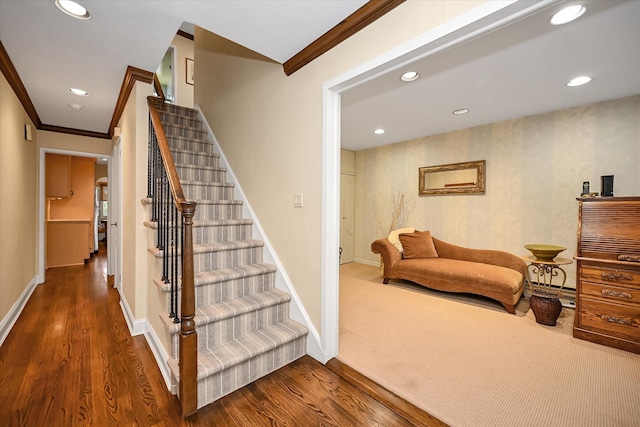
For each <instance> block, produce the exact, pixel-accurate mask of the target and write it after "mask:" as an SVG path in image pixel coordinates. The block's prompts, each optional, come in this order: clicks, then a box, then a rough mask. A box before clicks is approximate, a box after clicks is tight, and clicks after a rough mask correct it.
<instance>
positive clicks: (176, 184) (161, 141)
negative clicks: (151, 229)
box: [147, 96, 187, 212]
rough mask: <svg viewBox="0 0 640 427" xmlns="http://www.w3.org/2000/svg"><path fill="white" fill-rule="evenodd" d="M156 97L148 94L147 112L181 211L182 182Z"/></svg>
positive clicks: (175, 199) (184, 200)
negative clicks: (157, 106)
mask: <svg viewBox="0 0 640 427" xmlns="http://www.w3.org/2000/svg"><path fill="white" fill-rule="evenodd" d="M156 99H157V98H156V97H153V96H148V97H147V104H148V105H149V114H150V115H151V123H152V124H153V130H154V131H155V132H156V138H158V148H160V154H161V155H162V163H163V164H164V168H165V170H166V171H167V177H168V178H169V185H170V186H171V193H173V200H174V201H175V204H176V207H177V208H178V210H180V211H181V212H182V205H183V204H184V203H186V202H187V200H186V199H185V197H184V192H183V191H182V184H180V178H179V177H178V170H177V169H176V165H175V163H173V156H171V150H169V143H168V142H167V137H166V135H165V133H164V129H163V127H162V121H161V120H160V113H158V109H157V108H156V104H155V102H156Z"/></svg>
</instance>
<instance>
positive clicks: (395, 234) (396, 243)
mask: <svg viewBox="0 0 640 427" xmlns="http://www.w3.org/2000/svg"><path fill="white" fill-rule="evenodd" d="M414 231H416V229H415V228H413V227H407V228H399V229H397V230H393V231H392V232H391V233H389V237H388V239H389V242H391V244H392V245H393V246H395V247H396V249H398V250H399V251H400V253H402V243H400V239H399V238H398V235H399V234H400V233H413V232H414Z"/></svg>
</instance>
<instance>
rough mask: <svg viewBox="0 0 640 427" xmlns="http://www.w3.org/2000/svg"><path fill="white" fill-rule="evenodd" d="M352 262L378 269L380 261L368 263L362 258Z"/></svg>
mask: <svg viewBox="0 0 640 427" xmlns="http://www.w3.org/2000/svg"><path fill="white" fill-rule="evenodd" d="M353 262H357V263H358V264H366V265H371V266H373V267H380V261H369V260H366V259H362V258H354V259H353Z"/></svg>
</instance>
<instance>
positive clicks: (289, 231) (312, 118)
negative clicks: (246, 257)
mask: <svg viewBox="0 0 640 427" xmlns="http://www.w3.org/2000/svg"><path fill="white" fill-rule="evenodd" d="M482 3H483V2H479V1H476V2H445V1H428V2H427V1H411V2H406V3H403V4H402V5H400V6H399V7H398V8H396V9H394V10H393V11H392V12H390V13H389V14H387V15H385V16H384V17H383V18H381V19H380V20H378V21H376V22H375V23H373V24H372V25H370V26H368V27H367V28H365V29H364V30H362V31H361V32H359V33H357V34H356V35H354V36H353V37H351V38H349V39H348V40H346V41H345V42H343V43H341V44H340V45H338V46H337V47H334V48H333V49H331V50H330V51H329V52H327V53H326V54H324V55H323V56H321V57H320V58H318V59H316V60H315V61H313V62H312V63H310V64H309V65H307V66H305V67H304V68H302V69H301V70H299V71H297V72H296V73H295V74H293V75H292V76H289V77H287V76H286V75H285V74H284V72H283V70H282V66H281V65H280V64H276V63H273V62H271V61H269V60H266V59H265V58H262V57H260V56H259V55H257V54H255V53H253V52H250V51H248V50H246V49H242V48H239V47H237V46H236V45H233V44H231V43H230V42H228V41H227V40H224V39H222V38H220V37H217V36H215V35H212V34H210V33H207V32H206V31H203V30H201V29H199V28H196V35H195V61H196V67H197V73H196V74H197V75H196V77H197V81H196V91H195V102H196V104H198V105H199V106H200V107H201V108H202V110H203V112H204V114H205V116H206V118H207V120H208V122H209V124H210V125H211V127H212V129H213V132H214V133H215V135H216V138H217V139H218V141H219V142H220V145H221V146H222V149H223V150H224V153H225V155H226V157H227V159H228V160H229V162H230V164H231V167H232V168H233V170H234V172H235V174H236V176H237V178H238V180H239V183H240V185H241V186H242V187H243V190H244V192H245V193H246V195H247V197H248V199H249V201H250V203H251V205H252V207H253V209H254V211H255V212H256V214H257V216H258V219H259V220H260V222H261V224H262V226H263V228H264V230H265V232H266V234H267V237H268V238H269V240H270V241H271V243H272V245H273V246H274V248H275V250H276V252H277V254H278V257H279V258H280V260H281V261H282V263H283V265H284V267H285V269H286V272H287V274H288V276H289V277H290V279H291V281H292V283H293V285H294V287H295V290H296V292H297V294H298V295H299V297H300V299H301V300H302V303H303V304H304V306H305V309H306V310H307V312H308V314H309V316H310V318H311V321H312V322H313V324H314V326H315V327H316V328H317V329H318V330H320V323H321V322H320V319H321V307H320V300H321V298H320V296H321V242H322V231H321V230H322V205H321V203H322V188H321V185H322V152H321V150H322V120H323V118H322V115H323V98H322V97H323V92H322V90H323V84H324V83H325V82H327V81H329V80H331V79H333V78H335V77H337V76H339V75H341V74H343V73H345V72H346V71H348V70H350V69H352V68H354V67H356V66H358V65H360V64H362V63H364V62H366V61H369V60H372V59H373V58H375V57H376V56H378V55H380V54H382V53H384V52H387V51H389V50H390V49H392V48H394V47H396V46H398V45H399V44H401V43H403V42H406V41H408V40H410V39H412V38H414V37H416V36H418V35H421V34H424V33H426V32H427V31H429V30H431V29H433V28H434V27H435V26H437V25H440V24H442V23H444V22H446V21H448V20H449V19H451V18H453V17H455V16H457V15H458V14H460V13H462V12H465V11H467V10H469V9H471V8H472V7H475V6H479V5H481V4H482ZM203 76H205V77H206V78H203ZM294 193H303V194H304V208H302V209H294V208H293V194H294Z"/></svg>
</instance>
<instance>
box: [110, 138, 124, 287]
mask: <svg viewBox="0 0 640 427" xmlns="http://www.w3.org/2000/svg"><path fill="white" fill-rule="evenodd" d="M120 142H121V139H118V142H116V144H115V145H114V146H113V151H112V152H111V159H110V161H109V193H108V195H107V199H108V213H107V219H108V223H107V224H108V226H107V254H108V262H107V274H108V275H110V276H111V275H112V276H113V279H114V286H115V287H116V288H117V289H120V284H121V281H122V248H121V246H120V242H121V241H122V233H121V231H120V230H122V221H121V220H122V209H121V200H122V174H121V170H122V169H121V165H122V150H121V144H120Z"/></svg>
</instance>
